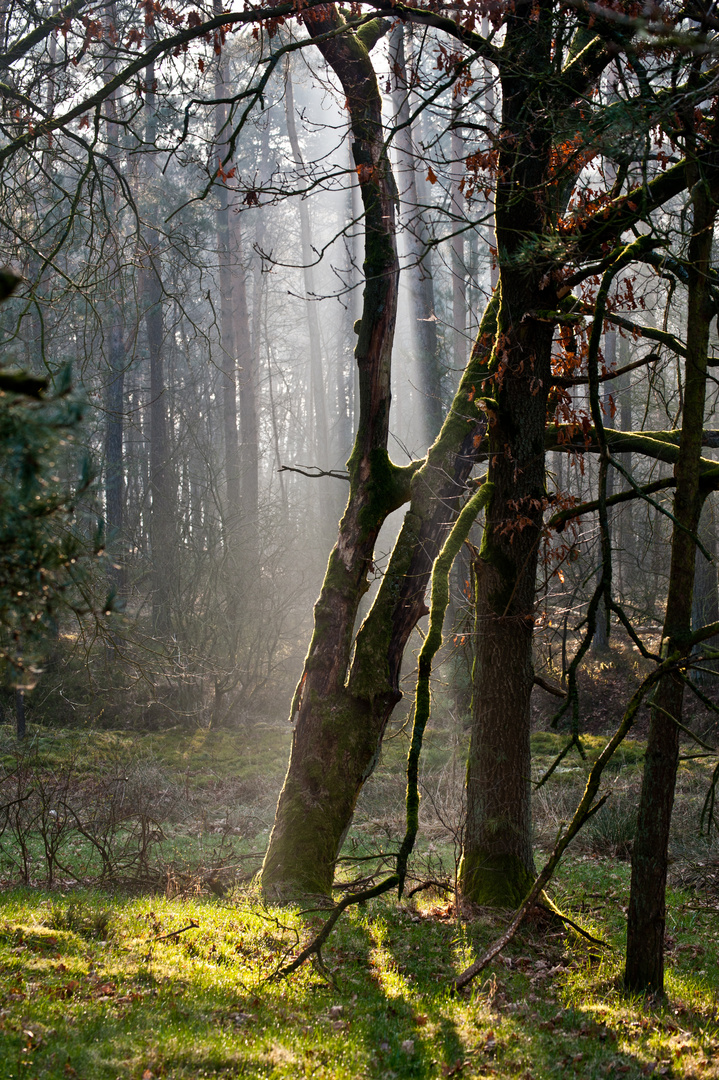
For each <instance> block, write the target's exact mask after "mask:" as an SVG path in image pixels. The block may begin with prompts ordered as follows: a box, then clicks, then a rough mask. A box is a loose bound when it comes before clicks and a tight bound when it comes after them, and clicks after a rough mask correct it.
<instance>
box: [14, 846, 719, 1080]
mask: <svg viewBox="0 0 719 1080" xmlns="http://www.w3.org/2000/svg"><path fill="white" fill-rule="evenodd" d="M627 891H628V868H627V867H626V865H620V864H614V863H611V862H609V861H604V860H596V859H595V860H592V859H587V858H584V859H575V860H572V861H571V862H569V863H568V864H567V865H566V867H565V868H564V869H563V871H562V873H561V876H560V878H559V879H558V881H557V883H556V886H555V889H554V893H555V896H556V898H557V899H558V901H559V902H560V904H561V905H562V906H563V907H564V908H565V910H571V911H572V913H573V914H574V915H575V917H576V918H578V919H579V920H580V921H581V922H582V923H583V924H584V925H585V926H586V928H587V929H590V930H591V931H592V932H594V933H596V934H599V935H602V936H604V937H605V938H606V939H607V940H608V941H609V942H610V944H611V945H612V946H613V947H612V948H611V949H607V950H598V949H596V948H595V947H594V946H591V945H588V944H587V943H586V942H585V941H584V940H583V939H580V938H578V937H577V936H576V935H574V934H569V935H566V934H564V933H562V932H560V931H559V930H558V929H557V927H556V926H555V925H551V924H550V925H540V924H537V923H534V924H531V925H529V926H528V927H527V928H525V929H524V930H523V931H522V932H521V933H520V935H519V937H518V938H517V939H516V940H515V942H514V943H513V944H512V945H511V946H510V948H509V949H508V950H507V953H506V956H505V957H504V958H503V959H502V960H500V961H498V962H497V963H495V964H494V965H493V966H492V967H491V968H489V969H488V970H487V971H486V972H485V973H484V974H483V976H482V978H481V979H480V980H478V983H477V985H475V986H474V987H473V988H472V989H471V992H470V993H468V994H463V995H460V996H456V997H453V996H452V995H451V994H450V993H449V991H448V981H449V979H450V977H451V975H452V974H453V973H454V972H456V971H457V970H459V969H460V968H461V967H462V966H464V965H465V964H466V963H468V962H469V961H471V959H472V958H473V957H474V956H475V955H476V954H477V952H478V950H479V949H481V948H482V947H483V946H484V945H486V944H487V943H488V942H489V940H490V939H491V938H492V937H493V936H494V935H495V934H496V933H497V932H498V930H500V929H501V927H502V925H503V916H502V915H499V914H496V913H495V914H491V915H489V914H487V913H486V912H485V913H481V914H480V915H479V916H478V917H476V918H475V919H474V920H473V921H459V922H458V921H457V920H456V919H455V918H454V916H453V914H452V912H451V910H450V909H448V908H447V906H446V905H445V904H444V903H443V902H439V901H436V900H435V901H432V900H425V901H423V902H422V904H421V905H418V906H416V907H415V906H414V905H413V904H412V903H411V902H410V903H409V904H403V905H402V906H398V905H397V904H396V903H395V902H393V901H390V900H387V901H376V902H374V903H372V904H369V905H367V906H366V907H365V908H362V909H354V910H353V911H351V912H350V913H349V914H348V916H347V917H346V918H345V919H344V921H343V922H341V923H340V925H339V927H338V930H337V932H336V933H335V935H334V936H333V938H332V939H331V941H330V944H329V947H328V948H327V949H326V951H325V960H326V962H327V965H328V968H329V969H330V971H331V972H332V979H333V981H334V985H333V983H332V982H331V981H328V979H327V978H326V977H325V975H324V974H323V973H322V972H321V971H319V970H317V969H314V968H312V967H311V966H310V965H306V966H305V967H304V968H303V969H302V970H301V971H300V972H298V973H297V974H295V975H294V976H293V977H291V978H290V979H289V980H285V981H280V982H277V981H268V977H269V976H270V975H271V974H272V972H273V971H275V970H276V969H277V967H278V965H280V964H281V963H282V961H283V959H284V958H286V957H287V956H288V955H289V954H290V953H291V952H292V950H293V949H294V948H295V947H296V943H297V941H298V940H300V941H304V940H306V938H307V936H308V935H309V934H310V932H311V929H312V927H317V926H318V925H319V919H320V916H319V915H317V914H314V915H305V916H301V915H299V914H298V913H297V912H295V911H292V912H288V911H286V910H280V909H274V910H271V909H267V908H264V907H263V906H262V905H261V904H260V903H259V900H258V898H257V897H256V896H253V895H252V894H240V893H235V894H234V895H233V897H232V898H230V899H226V900H215V899H196V900H184V901H180V900H173V901H168V900H166V899H164V898H162V897H157V896H154V897H142V898H134V899H133V898H118V897H116V898H113V897H110V896H107V895H101V894H98V893H85V894H82V893H76V894H71V895H66V896H61V895H59V894H57V893H54V894H48V893H43V892H39V891H37V892H36V891H30V890H24V891H14V892H9V893H5V894H4V895H2V896H0V970H1V972H2V975H1V977H0V1040H1V1043H2V1053H1V1054H0V1078H2V1080H11V1078H12V1080H18V1078H23V1080H34V1078H43V1080H45V1078H47V1080H55V1078H58V1080H60V1078H62V1080H67V1078H68V1077H70V1078H72V1077H80V1078H82V1080H115V1078H116V1077H118V1078H121V1080H125V1078H132V1080H141V1078H142V1077H143V1076H144V1077H145V1078H146V1080H149V1074H152V1076H153V1077H167V1078H177V1080H185V1078H200V1077H207V1076H223V1077H236V1076H247V1077H266V1078H270V1077H272V1078H274V1077H277V1078H280V1077H310V1076H312V1077H317V1078H322V1077H332V1078H337V1080H345V1078H346V1080H357V1078H360V1077H368V1078H370V1077H371V1078H377V1080H380V1078H385V1077H387V1078H390V1077H393V1076H394V1077H418V1078H420V1077H421V1078H427V1080H429V1078H435V1077H437V1078H440V1077H444V1076H461V1077H476V1078H479V1077H487V1078H488V1077H500V1078H501V1077H506V1078H514V1077H524V1078H526V1080H529V1077H533V1078H534V1080H540V1078H544V1077H546V1078H553V1077H564V1076H567V1077H581V1078H588V1080H590V1078H594V1077H597V1078H599V1077H605V1076H611V1077H614V1076H627V1077H630V1078H632V1077H637V1078H638V1077H641V1076H646V1075H651V1074H653V1073H654V1074H657V1075H671V1076H675V1077H684V1078H687V1080H689V1078H690V1077H715V1076H719V1028H718V1027H717V929H716V913H714V914H713V915H712V913H711V912H709V911H705V910H702V911H700V910H695V908H694V907H693V906H692V903H691V900H690V898H689V896H688V895H686V894H672V895H671V896H670V902H671V919H672V922H671V937H670V964H671V968H670V973H669V977H668V999H667V1002H666V1003H665V1004H664V1005H661V1006H659V1005H652V1004H649V1003H646V1002H642V1001H640V1000H636V999H634V1000H632V999H628V998H627V997H625V996H624V995H623V993H622V992H621V988H620V974H621V956H622V944H623V941H622V937H623V932H624V916H623V913H622V907H623V906H624V905H626V899H627ZM192 922H195V923H197V926H196V927H192V928H190V929H187V930H184V932H182V933H178V934H176V935H175V936H174V937H164V940H163V936H164V935H167V934H171V933H172V932H173V931H176V930H182V928H183V927H187V926H189V925H190V924H191V923H192Z"/></svg>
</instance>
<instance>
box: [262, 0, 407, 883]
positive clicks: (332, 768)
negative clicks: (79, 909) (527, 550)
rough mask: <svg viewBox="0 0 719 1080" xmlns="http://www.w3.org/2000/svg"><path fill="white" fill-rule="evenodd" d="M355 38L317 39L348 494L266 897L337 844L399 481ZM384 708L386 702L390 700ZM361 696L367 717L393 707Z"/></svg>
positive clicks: (378, 195) (333, 18) (310, 876)
mask: <svg viewBox="0 0 719 1080" xmlns="http://www.w3.org/2000/svg"><path fill="white" fill-rule="evenodd" d="M304 21H305V25H306V27H307V29H308V31H309V33H310V34H311V35H312V36H313V37H317V38H321V35H324V34H327V33H329V32H331V31H332V30H334V29H336V28H338V27H339V26H340V25H341V23H342V18H341V16H340V15H339V13H338V12H337V10H336V8H334V6H329V5H328V6H327V7H323V8H317V9H314V10H312V11H307V12H305V13H304ZM377 31H378V28H377V27H373V26H370V27H369V28H367V27H366V28H365V34H366V36H365V38H364V39H362V38H361V37H360V36H359V35H355V34H353V33H347V34H346V35H343V36H341V37H339V36H338V37H334V38H329V39H326V40H320V42H319V43H318V45H319V48H320V50H321V52H322V54H323V56H324V58H325V60H326V61H327V63H328V64H329V66H330V67H331V68H332V70H333V71H334V72H335V74H336V75H337V77H338V78H339V80H340V82H341V84H342V88H343V90H344V92H345V94H346V98H347V107H348V109H349V113H350V120H351V128H352V138H353V146H352V150H353V156H354V161H355V165H356V168H357V176H358V179H359V183H360V188H361V192H362V199H363V204H364V213H365V261H364V273H365V281H366V285H365V291H364V306H363V312H362V319H361V323H360V327H359V336H358V342H357V347H356V350H355V358H356V361H357V366H358V370H359V399H360V401H359V420H358V429H357V436H356V439H355V444H354V448H353V451H352V455H351V457H350V460H349V462H348V468H349V473H350V495H349V501H348V503H347V508H346V510H345V513H344V516H343V518H342V521H341V522H340V527H339V536H338V539H337V543H336V544H335V547H334V549H333V550H332V553H331V555H330V558H329V564H328V567H327V573H326V576H325V580H324V583H323V586H322V591H321V593H320V596H319V599H318V601H317V603H316V605H315V612H314V616H315V625H314V633H313V636H312V641H311V643H310V647H309V652H308V654H307V658H306V660H305V665H304V671H303V674H302V678H301V680H300V683H299V685H298V687H297V691H296V693H295V698H294V701H293V707H292V713H293V720H294V721H295V730H294V736H293V741H292V751H291V757H290V763H289V768H288V772H287V776H286V779H285V784H284V787H283V789H282V793H281V795H280V799H279V803H278V806H277V813H276V816H275V823H274V827H273V830H272V835H271V837H270V844H269V848H268V851H267V855H266V857H265V862H264V865H263V868H262V884H263V888H264V889H265V890H266V891H268V892H270V893H276V894H284V895H291V894H300V893H325V894H326V893H328V892H329V891H330V889H331V886H332V879H333V874H334V864H335V859H336V856H337V852H338V850H339V847H340V844H341V842H342V837H343V834H344V831H345V829H346V826H347V822H348V821H349V820H350V818H351V815H352V811H353V809H354V804H355V801H356V798H357V793H358V791H359V789H360V787H361V784H362V781H363V778H364V776H365V775H366V771H367V766H368V762H369V761H370V760H371V759H372V757H373V755H374V753H375V749H376V739H375V738H374V736H373V733H372V731H371V730H370V728H369V727H368V725H366V724H364V723H362V722H361V720H360V718H359V717H358V716H355V712H356V711H357V710H358V709H360V710H363V708H364V705H365V703H364V702H363V703H355V702H354V701H353V699H352V697H351V696H350V695H348V693H347V691H346V688H345V683H346V680H347V672H348V667H349V662H350V650H351V647H352V636H353V629H354V622H355V618H356V615H357V609H358V606H359V602H360V600H361V598H362V596H363V595H364V593H365V592H366V590H367V588H368V587H369V586H368V580H367V575H368V572H369V571H370V569H371V567H372V559H373V554H374V544H375V540H376V538H377V534H378V532H379V529H380V527H381V525H382V523H383V521H384V520H385V518H386V516H387V514H389V513H390V512H391V511H392V510H393V509H395V508H396V507H397V506H400V505H401V504H402V502H403V501H404V500H405V498H406V484H407V474H406V472H405V471H404V470H401V469H398V468H396V467H395V466H393V465H392V463H391V462H390V460H389V457H388V454H387V436H388V430H389V408H390V360H391V352H392V341H393V336H394V326H395V317H396V310H397V289H398V277H399V269H398V261H397V250H396V243H395V202H396V188H395V184H394V179H393V176H392V172H391V168H390V164H389V160H388V157H387V152H386V148H385V145H384V133H383V127H382V103H381V97H380V93H379V89H378V86H377V80H376V77H375V73H374V69H373V67H372V63H371V60H370V57H369V51H368V45H371V43H372V36H373V35H374V37H375V39H376V34H377ZM394 700H396V696H395V698H394ZM394 700H393V701H391V702H388V701H384V700H381V699H380V700H378V699H377V698H376V697H374V696H373V697H372V700H371V708H372V710H373V711H375V710H376V711H379V712H383V711H384V710H386V708H387V707H388V706H389V707H390V708H391V706H392V705H393V704H394Z"/></svg>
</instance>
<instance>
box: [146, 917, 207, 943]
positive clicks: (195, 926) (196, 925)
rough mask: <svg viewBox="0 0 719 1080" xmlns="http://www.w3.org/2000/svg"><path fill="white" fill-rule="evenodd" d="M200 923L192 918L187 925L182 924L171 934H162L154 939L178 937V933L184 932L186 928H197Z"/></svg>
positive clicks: (161, 939)
mask: <svg viewBox="0 0 719 1080" xmlns="http://www.w3.org/2000/svg"><path fill="white" fill-rule="evenodd" d="M199 926H200V924H199V923H198V922H195V920H194V919H190V921H189V923H188V924H187V926H181V927H180V929H179V930H173V931H172V932H171V933H169V934H160V935H159V936H158V937H154V938H152V941H167V939H168V938H172V937H177V935H178V934H184V932H185V930H197V929H198V928H199Z"/></svg>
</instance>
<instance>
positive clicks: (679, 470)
mask: <svg viewBox="0 0 719 1080" xmlns="http://www.w3.org/2000/svg"><path fill="white" fill-rule="evenodd" d="M713 172H714V175H713V176H712V182H711V184H709V182H708V181H707V179H706V178H705V177H699V178H697V179H696V182H695V183H694V185H693V187H692V190H691V201H692V204H693V208H694V218H693V227H692V236H691V240H690V242H689V252H688V264H687V265H688V298H687V337H686V348H687V352H686V364H685V387H684V409H683V413H682V431H681V441H680V447H679V458H678V461H677V464H676V467H675V476H676V482H677V486H676V491H675V496H674V518H675V523H674V525H673V528H672V549H671V569H670V574H669V592H668V595H667V606H666V614H665V617H664V628H663V633H662V654H663V655H666V656H670V655H672V654H673V653H674V652H677V653H678V654H681V651H682V646H681V640H682V637H683V636H684V635H686V634H687V633H689V631H690V630H691V614H692V595H693V590H694V559H695V542H694V535H695V534H696V530H697V527H698V525H699V517H700V513H701V506H702V501H703V498H704V497H705V495H706V492H705V491H702V490H701V488H700V482H699V462H700V458H701V446H702V428H703V422H704V407H705V397H706V372H707V348H708V343H709V325H710V319H711V317H712V314H713V311H712V306H711V304H710V297H709V284H708V275H709V270H710V266H711V248H712V236H713V228H714V221H715V219H716V212H717V207H716V199H717V196H718V195H719V182H717V177H716V171H715V170H713ZM683 694H684V683H683V681H682V679H681V678H680V677H679V676H678V675H676V674H671V675H667V676H665V677H664V678H663V679H662V681H661V682H660V684H659V686H658V687H657V691H656V694H655V698H654V708H652V711H651V719H650V723H649V735H648V738H647V749H646V756H645V762H644V776H643V779H642V792H641V797H640V802H639V815H638V820H637V829H636V834H635V840H634V847H633V850H632V880H631V892H630V898H629V921H628V927H627V957H626V967H625V972H624V982H625V985H626V987H627V989H629V990H631V991H647V990H648V991H651V992H653V993H658V994H661V993H663V991H664V930H665V922H666V882H667V865H668V850H669V827H670V824H671V815H672V807H673V804H674V789H675V785H676V774H677V764H678V758H679V728H678V726H677V724H676V723H675V722H674V718H675V717H676V718H677V719H680V717H681V712H682V700H683Z"/></svg>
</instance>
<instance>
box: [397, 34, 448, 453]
mask: <svg viewBox="0 0 719 1080" xmlns="http://www.w3.org/2000/svg"><path fill="white" fill-rule="evenodd" d="M390 56H391V61H392V68H393V72H394V76H395V89H394V92H393V95H392V100H393V105H394V110H395V123H396V124H397V125H398V130H397V133H396V135H395V140H394V141H395V146H396V148H397V178H398V184H399V197H400V218H401V221H402V225H403V233H402V235H403V237H404V248H405V255H406V258H407V269H406V272H405V276H406V279H407V281H408V284H409V293H410V324H411V327H412V344H413V347H414V352H415V357H416V362H417V364H418V367H419V372H418V374H419V389H420V391H421V393H422V396H423V399H424V400H423V416H422V419H423V433H422V441H423V444H424V446H425V447H426V446H431V445H432V443H433V442H434V440H435V439H436V438H437V435H438V434H439V431H440V428H441V427H442V419H443V415H444V409H443V407H442V372H441V368H440V360H439V343H438V341H437V317H436V314H435V309H434V282H433V280H432V268H431V261H430V252H429V245H428V237H427V235H426V229H425V226H424V221H423V217H422V210H421V207H420V200H419V196H418V190H417V157H416V152H415V148H414V138H413V132H412V125H411V123H410V108H409V106H410V83H409V80H408V78H407V64H406V59H405V27H404V26H403V24H402V23H398V24H397V25H396V26H395V27H394V29H393V30H392V33H391V36H390Z"/></svg>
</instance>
